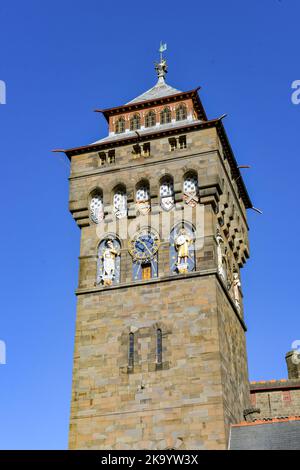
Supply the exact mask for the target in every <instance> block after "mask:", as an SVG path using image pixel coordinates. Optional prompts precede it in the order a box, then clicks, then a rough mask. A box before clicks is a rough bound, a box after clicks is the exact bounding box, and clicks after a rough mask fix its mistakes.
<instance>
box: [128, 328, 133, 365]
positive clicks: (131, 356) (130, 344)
mask: <svg viewBox="0 0 300 470" xmlns="http://www.w3.org/2000/svg"><path fill="white" fill-rule="evenodd" d="M133 365H134V334H133V333H129V348H128V366H129V367H130V368H132V367H133Z"/></svg>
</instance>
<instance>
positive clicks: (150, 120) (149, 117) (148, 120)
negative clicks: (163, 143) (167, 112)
mask: <svg viewBox="0 0 300 470" xmlns="http://www.w3.org/2000/svg"><path fill="white" fill-rule="evenodd" d="M155 124H156V114H155V112H154V111H149V113H147V114H146V116H145V127H154V126H155Z"/></svg>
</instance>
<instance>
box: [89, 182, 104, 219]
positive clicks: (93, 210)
mask: <svg viewBox="0 0 300 470" xmlns="http://www.w3.org/2000/svg"><path fill="white" fill-rule="evenodd" d="M90 217H91V219H92V221H93V222H94V223H95V224H99V223H100V222H101V221H102V220H103V219H104V210H103V195H102V191H100V190H96V191H94V192H93V193H92V195H91V199H90Z"/></svg>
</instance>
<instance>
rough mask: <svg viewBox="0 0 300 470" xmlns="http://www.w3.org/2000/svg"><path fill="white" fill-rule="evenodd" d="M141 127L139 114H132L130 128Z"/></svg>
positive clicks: (133, 129)
mask: <svg viewBox="0 0 300 470" xmlns="http://www.w3.org/2000/svg"><path fill="white" fill-rule="evenodd" d="M140 127H141V118H140V115H139V114H134V115H133V116H132V117H131V118H130V130H131V131H135V130H137V129H140Z"/></svg>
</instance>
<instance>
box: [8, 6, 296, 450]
mask: <svg viewBox="0 0 300 470" xmlns="http://www.w3.org/2000/svg"><path fill="white" fill-rule="evenodd" d="M299 15H300V5H299V2H298V1H297V0H289V1H288V0H281V1H279V0H264V1H263V2H261V1H258V0H252V1H243V2H241V1H239V0H227V1H226V2H224V0H215V1H214V2H207V1H203V0H197V1H189V2H186V3H185V4H183V3H182V2H176V1H175V2H174V1H172V2H171V1H170V0H166V1H165V2H161V1H152V2H151V3H142V2H137V1H130V2H129V1H128V2H124V1H123V2H121V1H119V0H115V1H114V2H99V1H96V0H85V1H76V0H75V1H74V0H72V1H71V0H64V1H63V2H62V1H58V0H51V2H50V1H44V2H40V1H33V0H27V1H26V2H21V1H15V0H10V1H5V0H3V1H2V2H1V6H0V21H1V26H0V40H1V60H0V80H4V81H5V82H6V85H7V104H6V105H0V156H1V170H2V171H1V173H2V182H1V185H0V193H1V202H2V204H1V222H2V224H1V226H2V230H1V271H0V272H1V274H0V276H1V280H0V282H1V316H0V339H2V340H4V341H5V342H6V344H7V364H6V365H5V366H4V365H0V383H1V387H0V422H1V428H0V448H1V449H15V448H20V449H53V448H58V449H63V448H66V447H67V435H68V419H69V405H70V396H71V374H72V353H73V341H74V328H75V308H76V299H75V295H74V290H75V288H76V284H77V274H78V254H79V229H78V228H77V226H76V225H75V223H74V221H73V220H72V218H71V215H70V214H69V213H68V179H67V178H68V174H69V168H68V162H67V159H66V158H65V157H64V156H61V155H59V154H52V153H51V149H53V148H57V147H65V148H67V147H72V146H77V145H84V144H86V143H89V142H92V141H95V140H97V139H98V138H100V137H101V136H104V135H105V134H106V123H105V120H104V119H103V117H102V116H101V115H99V114H96V113H93V112H92V111H93V109H95V108H97V107H98V108H104V107H109V106H114V105H118V104H122V103H124V102H127V101H129V100H130V99H132V98H133V97H135V96H137V95H138V94H140V93H141V92H143V91H145V90H146V89H148V88H150V87H151V86H152V85H153V84H154V83H155V81H156V78H155V73H154V69H153V62H154V61H155V60H156V59H157V57H158V55H157V48H158V45H159V41H160V40H161V39H163V40H164V41H166V42H167V43H168V53H167V58H168V63H169V73H168V77H167V81H168V83H169V84H170V85H172V86H174V87H175V88H179V89H181V90H189V89H191V88H194V87H196V86H198V85H201V86H202V90H201V92H200V93H201V98H202V101H203V104H204V106H205V107H206V111H207V113H208V116H209V117H210V118H214V117H218V116H220V115H221V114H223V113H228V114H229V116H228V117H227V118H226V120H225V121H224V124H225V126H226V129H227V132H228V135H229V138H230V141H231V144H232V147H233V149H234V152H235V155H236V158H237V160H238V162H239V163H240V164H248V165H251V169H250V170H244V174H245V182H246V184H247V187H248V190H249V193H250V195H251V197H252V200H253V203H254V205H255V206H257V207H259V208H261V209H262V210H263V211H264V214H263V215H262V216H259V215H258V214H256V213H254V212H253V211H249V225H250V234H249V235H250V243H251V259H250V260H249V262H248V263H247V265H246V268H245V269H244V270H243V291H244V295H245V314H246V322H247V325H248V333H247V346H248V356H249V372H250V378H251V379H252V380H262V379H272V378H284V377H286V367H285V363H284V354H285V352H286V351H288V350H289V349H290V348H291V343H292V341H293V340H295V339H300V328H299V327H300V324H299V323H300V321H299V295H298V293H299V279H298V275H299V273H298V266H299V207H298V199H299V196H298V189H299V173H300V168H299V167H300V165H299V142H298V139H299V123H300V105H299V106H295V105H293V104H292V102H291V93H292V90H291V83H292V82H293V81H294V80H296V79H300V71H299V50H298V47H297V46H298V42H299Z"/></svg>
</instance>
